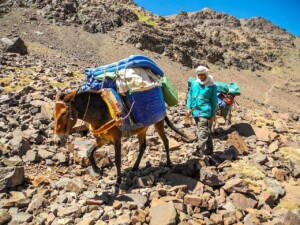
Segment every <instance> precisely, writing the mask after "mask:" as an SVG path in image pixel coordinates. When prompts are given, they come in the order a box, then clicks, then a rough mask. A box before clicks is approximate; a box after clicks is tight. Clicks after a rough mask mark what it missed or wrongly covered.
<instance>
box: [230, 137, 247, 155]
mask: <svg viewBox="0 0 300 225" xmlns="http://www.w3.org/2000/svg"><path fill="white" fill-rule="evenodd" d="M228 143H229V144H230V145H233V146H234V147H235V148H236V149H237V150H238V152H239V154H240V155H246V154H248V152H249V148H248V146H247V144H246V143H245V141H244V140H243V138H242V137H241V136H240V135H239V134H238V133H237V132H236V131H235V132H233V133H231V134H230V135H229V138H228Z"/></svg>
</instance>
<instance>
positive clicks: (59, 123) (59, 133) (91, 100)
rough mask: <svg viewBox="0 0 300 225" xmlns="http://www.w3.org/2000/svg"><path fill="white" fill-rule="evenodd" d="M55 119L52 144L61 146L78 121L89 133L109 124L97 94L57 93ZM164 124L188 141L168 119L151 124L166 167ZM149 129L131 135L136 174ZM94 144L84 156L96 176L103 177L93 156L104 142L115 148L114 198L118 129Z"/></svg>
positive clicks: (99, 136)
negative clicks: (135, 145) (136, 152)
mask: <svg viewBox="0 0 300 225" xmlns="http://www.w3.org/2000/svg"><path fill="white" fill-rule="evenodd" d="M53 118H54V142H55V143H56V144H57V145H59V146H63V145H65V143H66V140H67V138H68V136H69V135H70V133H71V130H72V128H73V127H74V125H75V124H76V122H77V119H81V120H83V121H85V122H87V123H89V124H90V126H91V127H90V129H91V130H92V131H93V130H97V129H98V128H99V127H100V128H101V127H105V126H106V125H107V124H108V123H109V121H112V118H111V115H110V113H109V109H108V106H107V105H106V103H105V102H104V101H103V99H102V97H101V95H100V94H99V92H94V91H88V92H78V91H75V92H72V93H69V94H61V93H58V94H57V95H56V102H55V109H54V112H53ZM164 121H166V123H167V124H168V126H169V127H170V128H171V129H172V130H174V131H175V132H177V133H178V134H180V135H181V136H183V137H185V138H187V137H186V136H185V135H184V134H183V133H181V132H180V131H179V130H178V129H177V128H176V127H175V126H174V125H173V124H172V123H171V121H170V120H169V119H168V117H165V119H163V120H161V121H159V122H157V123H155V124H154V127H155V129H156V131H157V132H158V134H159V136H160V137H161V139H162V140H163V144H164V147H165V150H166V155H167V165H171V160H170V154H169V141H168V138H167V137H166V134H165V132H164ZM148 127H149V126H145V127H141V128H138V129H135V130H132V131H130V134H131V135H137V137H138V140H139V155H138V158H137V160H136V162H135V163H134V166H133V170H137V169H138V167H139V164H140V161H141V159H142V156H143V154H144V151H145V149H146V132H147V129H148ZM94 136H95V137H96V141H95V143H94V145H93V146H92V147H91V148H90V149H89V150H88V152H87V155H88V158H89V160H90V162H91V166H92V168H93V170H94V172H96V173H100V174H101V173H102V168H99V167H98V166H97V165H96V163H95V159H94V156H93V155H94V152H95V150H96V149H98V148H100V147H101V146H102V145H104V144H105V143H107V142H111V143H113V144H114V148H115V163H116V167H117V180H116V184H115V189H114V191H113V192H114V194H117V192H118V187H119V185H120V183H121V138H122V132H121V131H120V130H119V128H118V127H117V126H114V125H113V126H110V128H109V129H108V130H105V132H102V133H98V134H95V133H94Z"/></svg>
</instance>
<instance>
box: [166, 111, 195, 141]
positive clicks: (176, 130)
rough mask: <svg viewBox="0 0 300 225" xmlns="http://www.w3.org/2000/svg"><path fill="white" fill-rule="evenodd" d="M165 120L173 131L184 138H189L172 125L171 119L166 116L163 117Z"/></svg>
mask: <svg viewBox="0 0 300 225" xmlns="http://www.w3.org/2000/svg"><path fill="white" fill-rule="evenodd" d="M165 121H166V123H167V125H168V126H169V127H170V128H171V129H172V130H173V131H175V132H176V133H177V134H179V135H181V136H182V137H184V138H185V139H186V140H189V138H188V137H187V136H186V135H185V134H184V133H182V132H181V131H180V130H179V129H178V128H177V127H175V126H174V124H173V123H172V122H171V120H170V119H169V118H168V116H166V117H165Z"/></svg>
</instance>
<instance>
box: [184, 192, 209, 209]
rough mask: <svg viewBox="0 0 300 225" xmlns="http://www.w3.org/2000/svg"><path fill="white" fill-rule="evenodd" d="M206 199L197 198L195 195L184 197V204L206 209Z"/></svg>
mask: <svg viewBox="0 0 300 225" xmlns="http://www.w3.org/2000/svg"><path fill="white" fill-rule="evenodd" d="M208 201H209V198H208V197H203V196H202V197H198V196H195V195H186V196H184V200H183V202H184V204H186V205H191V206H198V207H201V208H207V207H208Z"/></svg>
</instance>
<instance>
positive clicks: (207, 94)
mask: <svg viewBox="0 0 300 225" xmlns="http://www.w3.org/2000/svg"><path fill="white" fill-rule="evenodd" d="M208 72H209V69H208V68H207V67H205V66H199V67H198V68H197V69H196V79H194V80H192V81H191V83H190V86H189V91H188V95H187V115H188V116H190V115H192V116H193V117H194V119H195V121H196V124H197V128H198V145H197V148H196V151H194V152H193V153H192V154H193V155H194V156H203V155H211V154H212V153H213V141H212V138H211V134H210V127H211V124H212V123H213V121H214V120H215V116H216V109H217V86H216V85H215V83H214V80H213V77H212V76H211V75H208ZM205 147H206V148H205Z"/></svg>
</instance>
